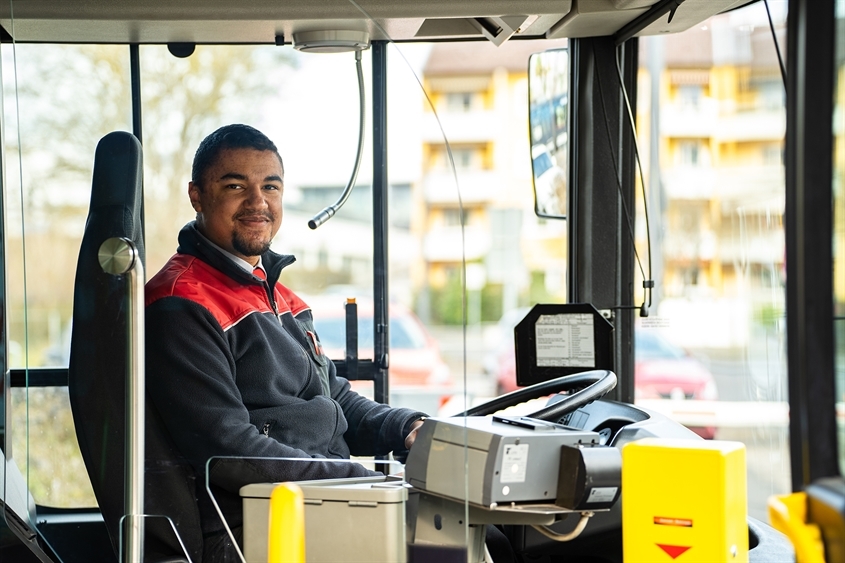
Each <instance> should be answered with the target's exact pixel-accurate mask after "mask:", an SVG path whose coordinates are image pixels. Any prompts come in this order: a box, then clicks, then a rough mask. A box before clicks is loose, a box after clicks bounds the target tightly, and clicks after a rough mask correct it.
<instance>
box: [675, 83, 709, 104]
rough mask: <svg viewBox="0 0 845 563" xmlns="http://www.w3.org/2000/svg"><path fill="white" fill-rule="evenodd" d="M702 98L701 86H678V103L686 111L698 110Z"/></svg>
mask: <svg viewBox="0 0 845 563" xmlns="http://www.w3.org/2000/svg"><path fill="white" fill-rule="evenodd" d="M703 97H704V94H703V92H702V88H701V85H699V84H684V85H682V86H678V103H679V104H680V105H681V107H683V108H686V109H698V108H699V106H701V98H703Z"/></svg>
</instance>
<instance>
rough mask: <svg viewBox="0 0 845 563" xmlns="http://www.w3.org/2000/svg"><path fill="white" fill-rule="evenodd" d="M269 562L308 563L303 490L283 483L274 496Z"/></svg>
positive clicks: (272, 499)
mask: <svg viewBox="0 0 845 563" xmlns="http://www.w3.org/2000/svg"><path fill="white" fill-rule="evenodd" d="M269 526H270V529H269V533H268V535H267V537H268V541H267V561H268V563H305V503H304V502H303V497H302V489H300V488H299V487H298V486H297V485H294V484H293V483H282V484H281V485H278V486H277V487H276V488H275V489H273V492H272V493H271V494H270V518H269Z"/></svg>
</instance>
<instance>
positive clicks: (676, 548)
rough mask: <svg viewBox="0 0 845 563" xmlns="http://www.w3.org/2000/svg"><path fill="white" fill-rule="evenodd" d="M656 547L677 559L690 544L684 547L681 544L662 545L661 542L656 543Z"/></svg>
mask: <svg viewBox="0 0 845 563" xmlns="http://www.w3.org/2000/svg"><path fill="white" fill-rule="evenodd" d="M657 547H659V548H660V549H662V550H663V551H665V552H666V553H668V554H669V557H671V558H672V559H677V558H678V557H679V556H680V555H682V554H683V553H684V552H685V551H686V550H688V549H690V548H691V547H692V546H688V547H684V546H681V545H663V544H662V543H659V544H657Z"/></svg>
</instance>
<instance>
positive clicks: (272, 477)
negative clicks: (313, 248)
mask: <svg viewBox="0 0 845 563" xmlns="http://www.w3.org/2000/svg"><path fill="white" fill-rule="evenodd" d="M293 261H294V258H293V257H292V256H282V255H279V254H276V253H274V252H271V251H270V252H267V253H265V254H264V255H262V263H263V265H264V268H265V270H266V272H267V281H266V282H265V281H264V280H262V279H260V278H258V277H255V276H253V275H252V274H250V273H247V272H245V271H244V270H243V269H241V268H240V267H238V266H237V265H236V264H234V263H233V262H232V261H231V260H230V259H229V258H228V257H226V256H225V255H223V254H222V253H220V252H219V251H218V250H217V249H216V248H214V247H213V246H211V245H209V244H208V242H207V241H206V240H205V239H204V238H203V237H202V236H201V235H199V233H198V232H197V230H196V226H195V224H194V223H193V222H192V223H189V224H188V225H186V226H185V227H184V228H183V229H182V231H181V232H180V234H179V248H178V250H177V254H176V255H174V256H173V257H172V258H171V259H170V261H169V262H168V263H167V264H166V265H165V266H164V268H163V269H162V270H161V271H160V272H159V273H158V274H156V275H155V276H154V277H153V278H152V279H151V280H150V281H149V282H148V283H147V287H146V342H147V344H146V346H147V354H146V371H147V395H148V398H149V400H150V402H151V403H152V409H151V410H152V411H153V414H154V416H153V419H154V420H153V421H152V422H151V423H149V424H148V426H149V425H150V424H153V425H158V426H160V428H156V429H153V431H152V432H151V431H150V429H149V428H148V443H149V440H150V434H152V435H153V436H156V435H159V434H160V435H162V436H161V439H162V440H166V441H167V442H168V446H169V449H170V450H171V451H172V450H173V449H175V450H176V451H177V452H179V454H180V455H181V456H182V457H183V458H184V460H185V461H186V462H187V464H188V465H189V466H190V469H191V470H192V472H193V473H194V475H193V476H190V475H187V477H186V473H185V471H182V472H181V473H180V477H178V478H179V479H188V480H189V481H190V480H192V478H194V479H196V481H195V483H194V484H193V486H194V488H195V489H196V494H195V497H196V499H197V503H198V507H199V519H200V521H201V528H202V532H203V536H204V537H206V538H208V537H211V536H214V535H215V534H217V533H219V531H220V530H221V528H222V523H221V522H220V519H219V518H218V516H217V514H216V511H214V509H213V506H212V505H211V504H210V503H209V498H208V497H207V494H206V492H205V479H206V467H208V468H209V474H208V477H209V480H210V489H211V491H212V493H213V494H214V497H215V499H216V501H217V502H218V503H219V505H220V507H221V509H222V510H223V512H224V514H225V516H226V518H227V521H228V522H229V525H230V526H238V525H240V523H241V500H240V497H239V495H238V490H239V489H240V487H242V486H243V485H245V484H248V483H254V482H280V481H295V480H304V479H322V478H335V477H351V476H361V475H368V474H371V472H369V471H368V470H367V469H365V468H364V467H362V466H361V465H358V464H354V463H330V462H326V461H322V460H327V459H346V458H348V457H349V456H350V454H352V455H374V454H386V453H388V452H390V451H393V450H402V449H404V438H405V436H406V435H407V434H408V432H409V431H410V426H411V423H412V422H413V421H414V420H416V419H418V418H420V417H422V416H424V413H421V412H416V411H413V410H409V409H397V408H390V407H388V406H386V405H382V404H379V403H375V402H373V401H370V400H368V399H366V398H364V397H361V396H360V395H358V394H357V393H355V392H353V391H351V390H350V387H349V382H348V381H346V380H345V379H343V378H340V377H337V376H336V374H335V367H334V364H333V363H332V362H331V360H329V359H328V358H327V357H326V356H325V355H323V354H322V352H321V348H320V344H319V337H318V335H316V333H315V331H314V325H313V322H312V318H311V310H310V309H309V308H308V306H307V305H306V304H305V303H304V302H303V301H302V300H301V299H299V297H297V296H296V295H295V294H294V293H293V292H292V291H290V290H289V289H288V288H286V287H284V286H283V285H282V284H280V283H278V281H277V280H278V278H279V274H280V273H281V270H282V268H284V267H285V266H287V265H289V264H291V263H292V262H293ZM149 449H150V448H148V450H149ZM166 449H168V448H160V447H159V448H153V451H161V450H166ZM213 457H222V458H227V457H238V458H252V459H249V460H230V459H222V460H221V459H211V458H213ZM268 457H275V458H300V459H302V460H308V461H307V462H305V461H283V462H279V461H275V462H274V461H267V460H258V459H255V458H268ZM209 460H211V461H209ZM172 463H173V462H172V460H155V459H150V455H149V454H148V456H147V465H148V476H147V482H148V483H149V484H153V483H154V482H155V480H154V476H155V473H156V472H157V471H158V472H159V473H160V477H161V478H162V479H168V478H169V479H171V480H172V479H174V478H177V477H174V475H173V472H172V471H169V470H168V469H167V467H168V466H171V465H172ZM182 469H183V470H184V468H182ZM188 473H190V471H189V472H188ZM172 485H174V484H173V483H170V484H169V486H160V487H159V488H160V490H161V491H167V490H169V489H170V488H171V486H172ZM189 486H190V483H189ZM148 488H149V485H148ZM151 497H154V498H153V499H152V501H151ZM147 505H148V508H147V512H148V513H149V512H150V508H153V509H154V510H158V511H159V512H165V513H168V511H169V512H175V511H176V510H177V509H178V507H174V506H171V505H170V504H169V501H168V499H167V498H157V497H156V493H155V492H152V491H148V492H147ZM193 516H194V515H193V514H187V515H186V514H182V513H180V514H176V515H175V516H171V517H173V518H174V520H176V521H177V522H176V523H177V527H178V526H179V525H185V526H189V525H191V523H190V521H191V520H192V519H193ZM180 520H182V522H180ZM168 543H172V542H168Z"/></svg>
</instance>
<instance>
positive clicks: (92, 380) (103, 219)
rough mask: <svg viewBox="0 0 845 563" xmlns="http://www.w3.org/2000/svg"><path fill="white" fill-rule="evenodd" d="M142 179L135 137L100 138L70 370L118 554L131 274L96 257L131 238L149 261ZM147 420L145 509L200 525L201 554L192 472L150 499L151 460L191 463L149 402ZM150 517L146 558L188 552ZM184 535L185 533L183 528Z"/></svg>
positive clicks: (82, 441) (87, 453) (84, 449)
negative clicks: (109, 243)
mask: <svg viewBox="0 0 845 563" xmlns="http://www.w3.org/2000/svg"><path fill="white" fill-rule="evenodd" d="M142 177H143V168H142V156H141V144H140V143H139V142H138V139H137V138H136V137H135V136H134V135H132V134H130V133H126V132H122V131H117V132H113V133H109V134H108V135H106V136H105V137H103V138H102V139H101V140H100V142H99V144H98V145H97V151H96V155H95V158H94V177H93V185H92V190H91V203H90V207H89V211H88V220H87V222H86V224H85V233H84V235H83V237H82V245H81V247H80V250H79V260H78V263H77V269H76V279H75V286H74V296H73V329H72V335H71V354H70V364H69V374H68V387H69V392H70V404H71V409H72V411H73V417H74V424H75V426H76V435H77V439H78V440H79V448H80V451H81V453H82V457H83V459H84V461H85V466H86V468H87V470H88V475H89V477H90V479H91V483H92V485H93V488H94V494H95V495H96V497H97V501H98V503H99V506H100V510H101V511H102V513H103V519H104V520H105V523H106V527H107V529H108V532H109V536H110V537H111V541H112V547H113V549H114V550H115V553H117V552H118V542H119V537H120V535H119V533H120V519H121V518H122V516H123V515H124V514H125V511H124V475H125V473H124V466H125V461H124V455H125V447H124V446H125V434H124V430H125V427H126V423H125V402H126V401H125V382H126V366H127V363H126V356H127V325H126V323H127V311H128V306H129V305H128V302H127V298H126V295H127V287H126V284H127V282H128V280H127V277H126V276H114V275H110V274H106V273H104V272H103V270H102V268H101V266H100V263H99V260H98V256H97V255H98V251H99V248H100V245H101V244H102V243H103V241H105V240H106V239H108V238H110V237H124V238H127V239H130V240H131V241H132V242H133V243H134V244H135V246H136V247H137V249H138V251H139V254H140V257H141V261H142V263H144V261H145V255H144V236H143V221H142V210H141V205H142ZM146 418H147V428H146V440H145V442H146V450H147V452H146V462H147V470H146V471H145V474H146V479H145V481H146V485H145V491H146V499H145V513H147V514H166V515H168V516H170V517H171V518H173V519H174V520H175V521H177V523H179V524H184V525H185V528H186V529H187V530H193V529H196V533H195V534H191V533H189V534H188V535H189V536H193V537H191V538H187V541H186V543H187V544H188V549H189V551H193V552H194V553H192V556H194V558H195V560H196V554H197V552H196V551H195V550H196V549H197V547H196V546H197V545H201V542H202V539H201V536H199V523H198V516H197V508H196V495H195V491H194V490H193V477H192V476H191V475H188V474H185V483H186V486H185V487H184V489H181V490H179V491H164V493H165V495H166V498H168V502H169V504H168V506H165V507H162V506H161V505H160V503H159V504H158V505H157V502H156V501H153V502H151V500H150V498H151V496H153V495H151V491H155V487H156V482H155V478H154V477H155V473H156V469H153V471H152V472H151V471H150V470H149V468H150V466H153V467H154V468H155V467H165V468H169V469H166V470H168V471H171V470H175V471H179V472H180V473H185V472H186V471H187V470H186V468H185V465H186V464H184V463H180V460H179V459H178V452H176V451H175V450H174V449H173V448H171V447H170V445H169V440H168V438H167V433H166V432H165V431H164V429H163V427H162V425H161V423H160V421H159V418H158V417H157V416H156V413H155V412H154V409H151V407H150V405H149V404H148V405H147V408H146ZM151 460H154V461H152V462H151ZM174 468H175V469H174ZM151 473H152V477H153V478H152V479H151ZM158 493H159V494H160V493H162V491H158ZM155 496H156V497H158V495H155ZM186 514H187V516H186ZM146 522H147V525H146V529H147V533H146V535H147V541H146V542H145V546H146V547H145V553H146V555H147V557H145V559H147V560H149V559H151V558H153V559H154V558H160V557H161V556H169V555H180V554H181V553H182V552H181V549H180V548H179V545H178V542H177V541H176V539H175V536H174V534H173V533H172V532H171V530H170V524H169V523H167V522H166V521H164V520H163V519H161V518H153V519H146ZM180 533H182V535H183V537H184V536H185V532H184V531H183V530H182V529H181V526H180ZM150 556H151V557H150Z"/></svg>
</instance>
